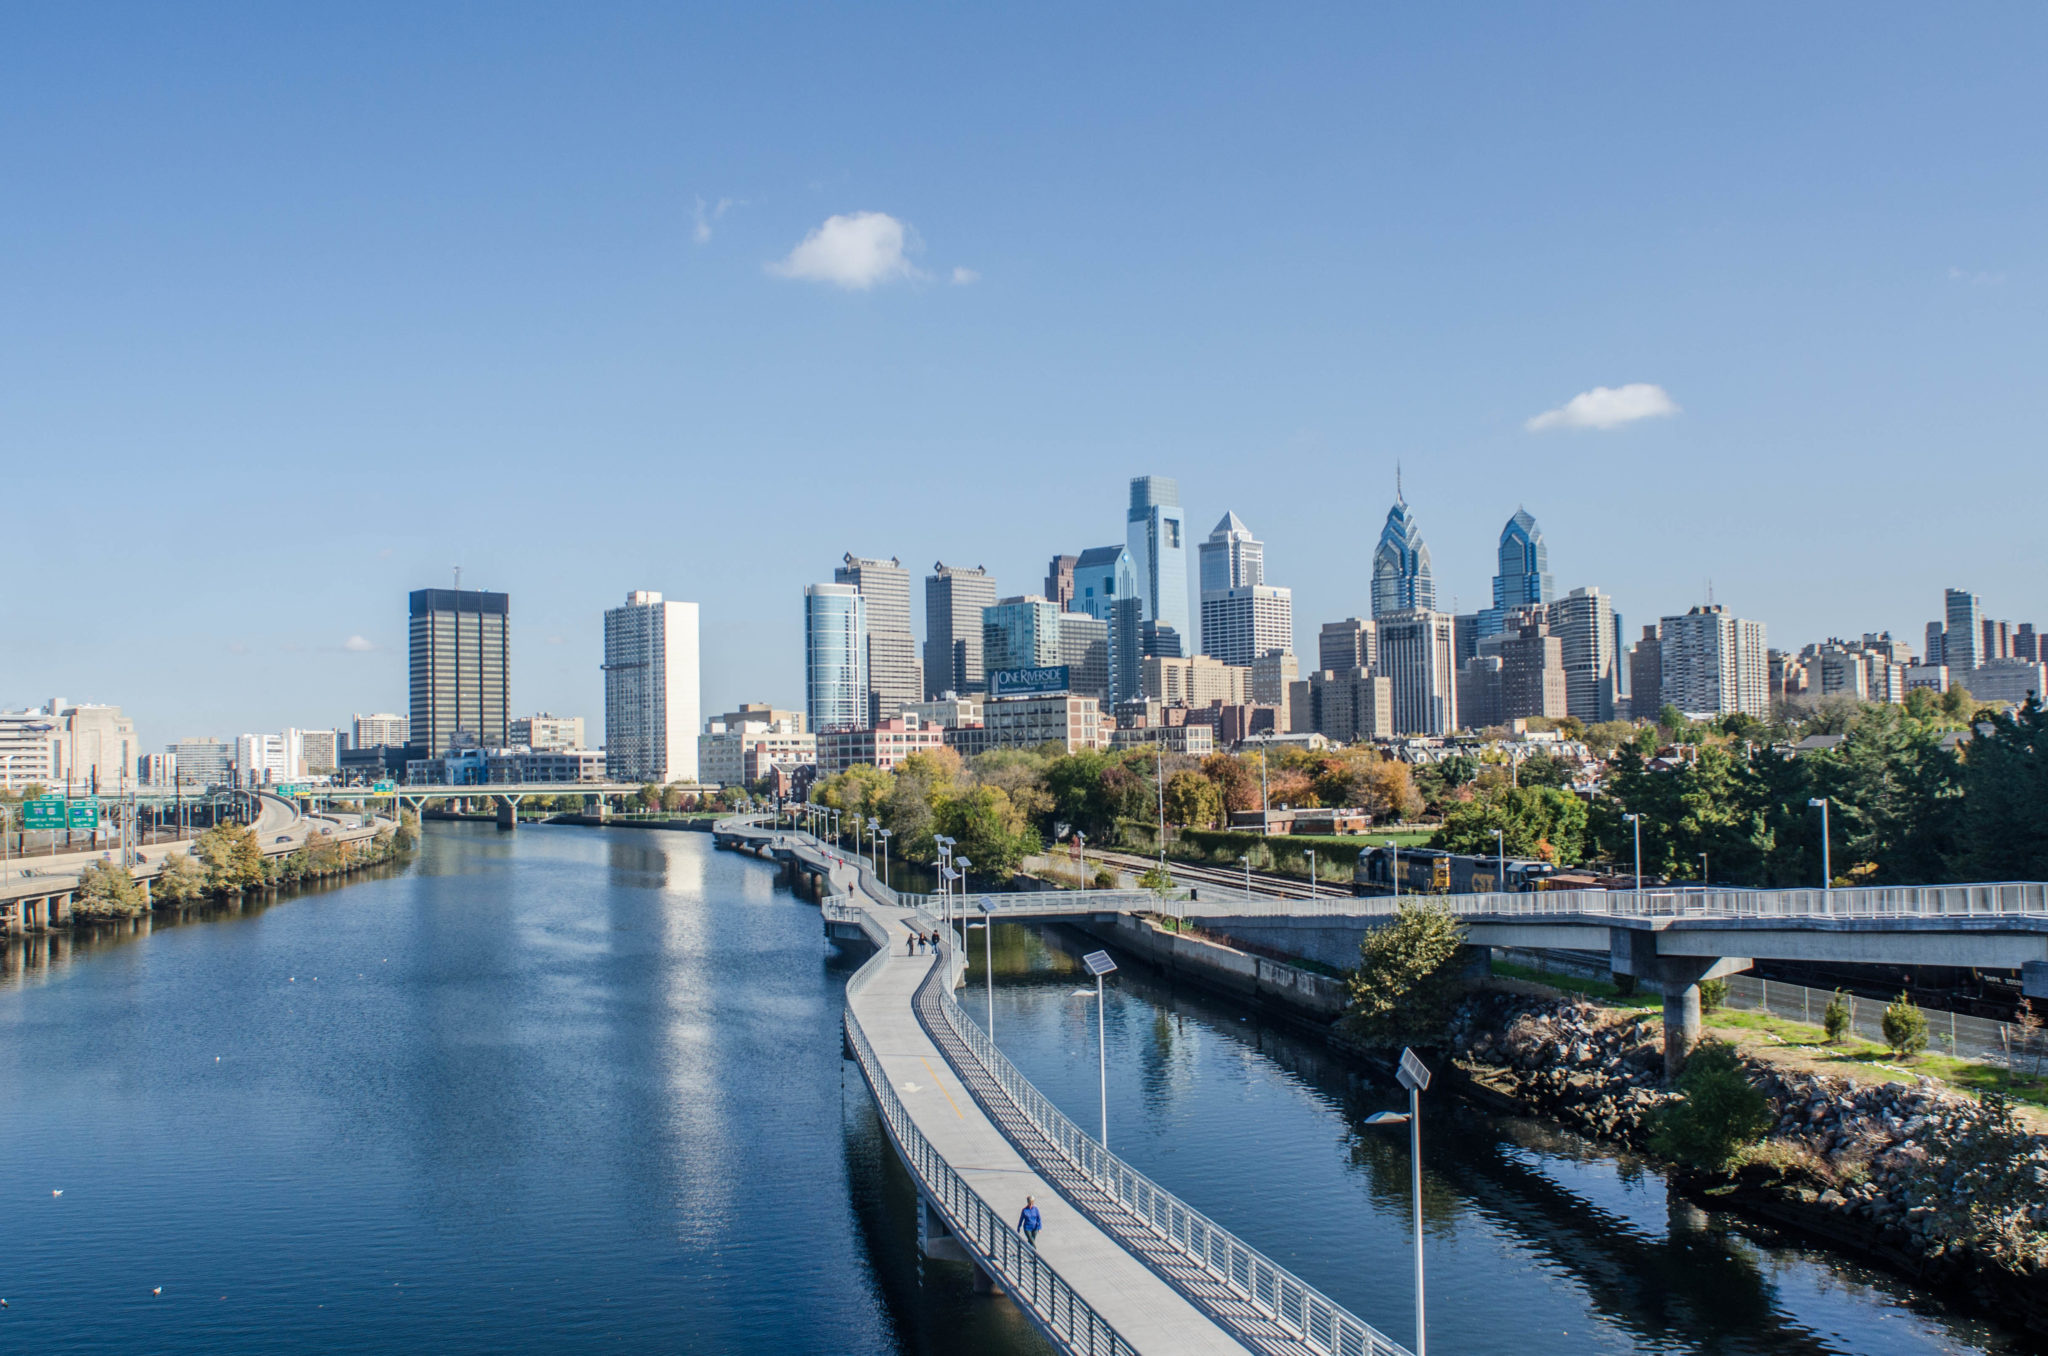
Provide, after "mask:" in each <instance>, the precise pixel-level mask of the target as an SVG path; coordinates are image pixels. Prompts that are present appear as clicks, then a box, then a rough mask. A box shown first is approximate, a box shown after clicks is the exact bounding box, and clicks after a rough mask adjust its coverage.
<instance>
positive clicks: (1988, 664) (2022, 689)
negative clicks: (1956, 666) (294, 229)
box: [1959, 659, 2048, 706]
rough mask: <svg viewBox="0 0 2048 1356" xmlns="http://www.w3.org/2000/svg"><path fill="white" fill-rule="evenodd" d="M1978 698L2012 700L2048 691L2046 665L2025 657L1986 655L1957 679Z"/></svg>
mask: <svg viewBox="0 0 2048 1356" xmlns="http://www.w3.org/2000/svg"><path fill="white" fill-rule="evenodd" d="M1959 681H1960V684H1961V686H1964V687H1967V688H1968V689H1969V690H1970V695H1971V696H1972V697H1975V698H1976V699H1977V700H1978V701H1980V702H2011V703H2013V704H2014V705H2015V706H2017V705H2018V704H2019V703H2021V702H2024V701H2025V700H2026V699H2027V698H2029V697H2040V696H2041V695H2042V694H2043V693H2044V692H2048V665H2042V664H2040V663H2038V662H2035V663H2029V662H2027V661H2026V660H2024V659H1987V660H1985V661H1984V662H1983V663H1981V664H1979V665H1978V666H1977V667H1976V668H1974V669H1971V670H1970V671H1969V672H1968V673H1966V674H1964V675H1963V676H1962V678H1961V679H1960V680H1959Z"/></svg>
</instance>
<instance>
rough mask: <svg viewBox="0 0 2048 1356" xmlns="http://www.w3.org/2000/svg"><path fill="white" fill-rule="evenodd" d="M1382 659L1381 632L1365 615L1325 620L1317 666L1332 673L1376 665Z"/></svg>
mask: <svg viewBox="0 0 2048 1356" xmlns="http://www.w3.org/2000/svg"><path fill="white" fill-rule="evenodd" d="M1379 661H1380V647H1379V634H1378V631H1377V630H1376V628H1375V627H1374V626H1373V624H1372V623H1371V622H1369V621H1366V620H1365V619H1364V618H1362V617H1346V618H1345V619H1344V620H1343V621H1333V622H1324V623H1323V629H1322V630H1321V631H1320V632H1318V633H1317V635H1316V668H1317V669H1318V670H1324V669H1327V670H1328V671H1329V672H1331V673H1343V672H1344V671H1345V670H1347V669H1369V668H1374V667H1376V666H1377V665H1378V664H1379Z"/></svg>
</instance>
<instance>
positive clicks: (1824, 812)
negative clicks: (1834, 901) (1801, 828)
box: [1806, 796, 1835, 894]
mask: <svg viewBox="0 0 2048 1356" xmlns="http://www.w3.org/2000/svg"><path fill="white" fill-rule="evenodd" d="M1806 803H1807V804H1808V805H1811V806H1814V807H1816V808H1817V809H1819V811H1820V889H1821V893H1822V894H1826V893H1827V892H1828V891H1830V890H1832V889H1833V888H1834V885H1835V872H1834V867H1833V866H1832V865H1831V864H1830V863H1829V861H1828V798H1827V797H1826V796H1815V797H1814V798H1813V799H1812V800H1809V801H1807V802H1806Z"/></svg>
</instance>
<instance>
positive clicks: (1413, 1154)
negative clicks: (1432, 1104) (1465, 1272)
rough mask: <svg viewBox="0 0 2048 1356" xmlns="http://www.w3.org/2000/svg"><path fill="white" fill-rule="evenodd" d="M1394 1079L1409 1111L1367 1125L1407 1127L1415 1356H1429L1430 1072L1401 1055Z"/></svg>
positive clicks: (1408, 1054)
mask: <svg viewBox="0 0 2048 1356" xmlns="http://www.w3.org/2000/svg"><path fill="white" fill-rule="evenodd" d="M1394 1076H1395V1077H1396V1078H1398V1079H1400V1080H1401V1086H1402V1087H1404V1088H1406V1089H1408V1110H1407V1111H1405V1112H1401V1111H1375V1112H1373V1114H1372V1115H1370V1116H1367V1117H1366V1118H1365V1123H1366V1124H1367V1125H1400V1124H1401V1123H1403V1122H1404V1121H1405V1122H1406V1123H1407V1125H1408V1158H1409V1165H1410V1180H1411V1183H1412V1186H1411V1190H1412V1191H1413V1193H1414V1196H1415V1356H1428V1353H1429V1347H1428V1338H1427V1336H1426V1333H1427V1331H1428V1325H1427V1324H1426V1322H1425V1321H1424V1307H1423V1302H1422V1090H1423V1089H1424V1088H1426V1087H1428V1086H1429V1070H1428V1068H1427V1067H1425V1066H1424V1064H1423V1062H1422V1061H1421V1060H1419V1059H1417V1058H1416V1057H1415V1052H1414V1051H1413V1050H1405V1049H1404V1050H1403V1051H1401V1065H1400V1067H1399V1068H1398V1069H1397V1070H1395V1073H1394Z"/></svg>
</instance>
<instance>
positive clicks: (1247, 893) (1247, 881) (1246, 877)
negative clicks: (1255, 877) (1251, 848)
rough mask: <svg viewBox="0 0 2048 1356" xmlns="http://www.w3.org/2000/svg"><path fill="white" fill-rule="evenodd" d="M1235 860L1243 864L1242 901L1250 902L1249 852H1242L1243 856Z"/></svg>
mask: <svg viewBox="0 0 2048 1356" xmlns="http://www.w3.org/2000/svg"><path fill="white" fill-rule="evenodd" d="M1237 860H1238V861H1239V862H1241V863H1243V864H1244V902H1245V903H1247V904H1249V903H1251V902H1252V859H1251V854H1250V853H1246V854H1244V855H1243V856H1241V857H1239V858H1238V859H1237Z"/></svg>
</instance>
